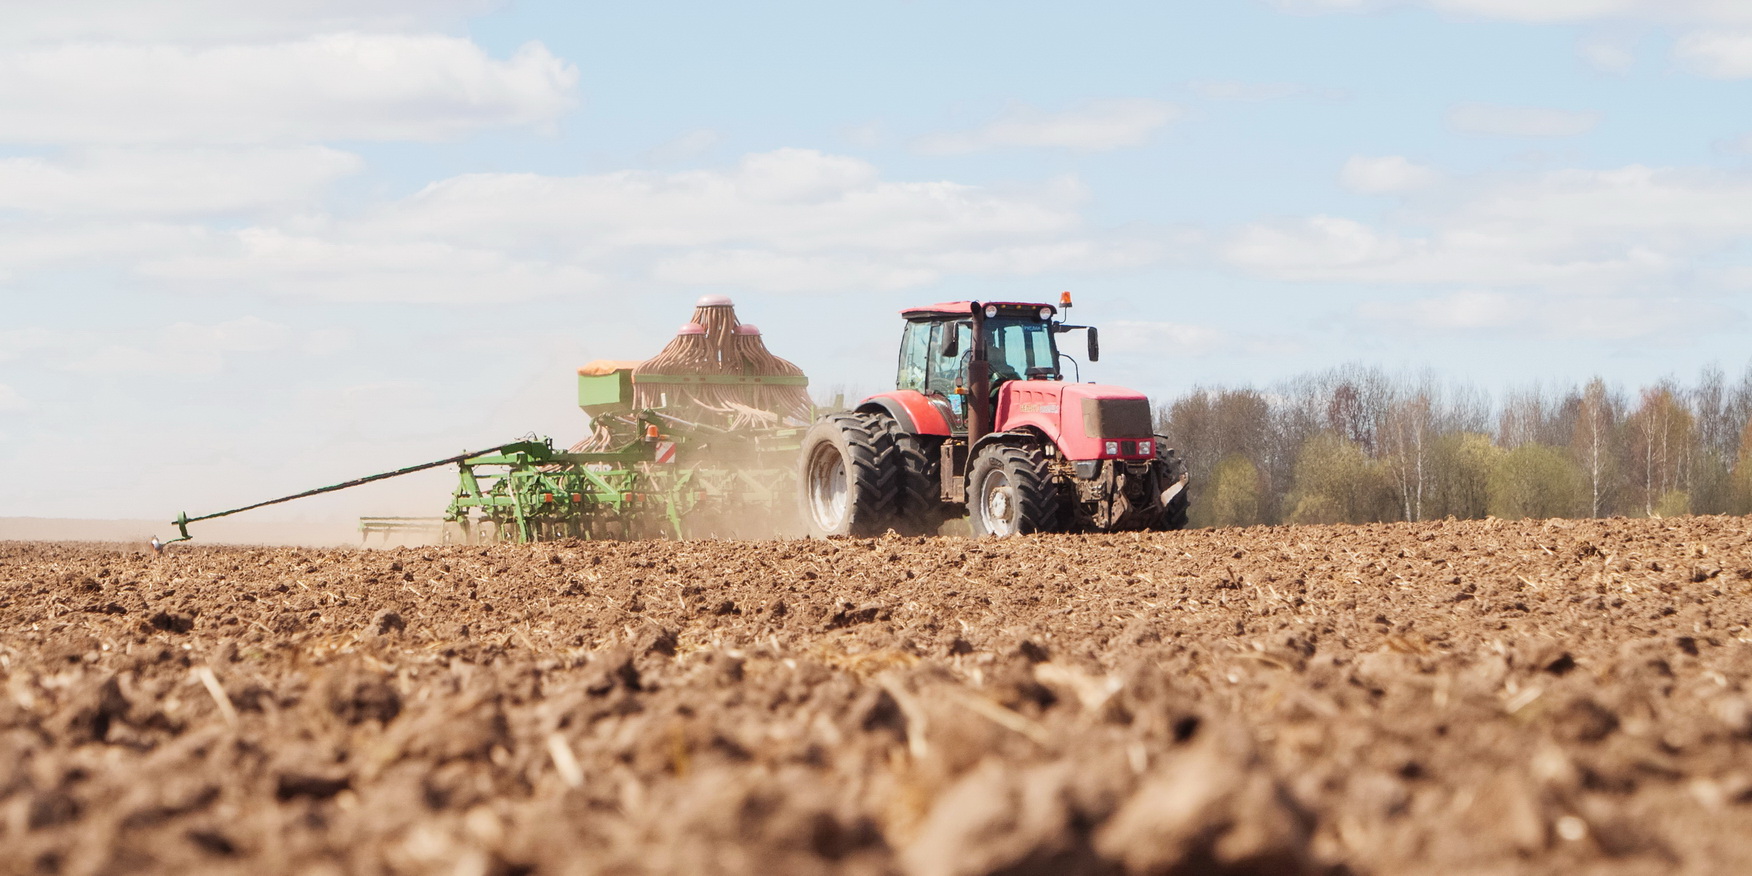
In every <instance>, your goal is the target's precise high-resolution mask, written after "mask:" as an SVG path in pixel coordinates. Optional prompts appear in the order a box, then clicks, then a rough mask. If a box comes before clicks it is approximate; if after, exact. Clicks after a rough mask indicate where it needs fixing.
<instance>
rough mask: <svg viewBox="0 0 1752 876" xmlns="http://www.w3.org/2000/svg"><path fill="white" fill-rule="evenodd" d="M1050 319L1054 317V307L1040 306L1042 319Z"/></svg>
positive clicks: (1042, 320) (1043, 320)
mask: <svg viewBox="0 0 1752 876" xmlns="http://www.w3.org/2000/svg"><path fill="white" fill-rule="evenodd" d="M1049 319H1052V308H1050V307H1042V308H1040V321H1041V322H1046V321H1047V320H1049Z"/></svg>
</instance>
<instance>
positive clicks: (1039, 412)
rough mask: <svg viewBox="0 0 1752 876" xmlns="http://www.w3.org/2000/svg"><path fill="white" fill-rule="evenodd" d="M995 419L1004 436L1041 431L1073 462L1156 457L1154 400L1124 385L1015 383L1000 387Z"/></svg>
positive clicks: (1039, 381) (1047, 381)
mask: <svg viewBox="0 0 1752 876" xmlns="http://www.w3.org/2000/svg"><path fill="white" fill-rule="evenodd" d="M994 419H995V420H996V427H997V429H998V430H1000V431H1010V430H1013V429H1019V428H1025V427H1031V428H1034V429H1038V430H1039V431H1040V432H1042V433H1044V434H1045V435H1047V436H1048V437H1049V438H1051V439H1052V440H1053V441H1054V443H1056V444H1058V446H1059V448H1060V449H1062V450H1063V451H1064V453H1065V455H1066V456H1067V457H1069V458H1071V459H1116V458H1128V459H1129V458H1135V459H1148V458H1151V457H1153V456H1154V455H1155V447H1154V445H1153V444H1151V443H1150V439H1151V438H1152V437H1153V435H1152V420H1151V414H1150V400H1149V398H1148V397H1146V396H1145V395H1144V394H1143V393H1140V392H1138V391H1137V390H1134V389H1127V388H1125V387H1123V386H1109V385H1106V384H1100V383H1063V382H1060V381H1056V380H1013V381H1010V382H1008V383H1005V384H1004V385H1003V386H1002V387H1000V388H999V391H998V407H997V411H996V416H995V417H994ZM1110 451H1111V452H1110Z"/></svg>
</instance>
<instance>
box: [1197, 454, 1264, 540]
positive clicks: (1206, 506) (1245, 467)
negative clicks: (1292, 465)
mask: <svg viewBox="0 0 1752 876" xmlns="http://www.w3.org/2000/svg"><path fill="white" fill-rule="evenodd" d="M1261 486H1262V485H1261V478H1260V476H1259V469H1258V467H1256V466H1255V465H1254V464H1253V462H1252V461H1251V460H1249V459H1248V458H1247V457H1245V456H1243V455H1241V454H1239V453H1231V454H1229V455H1228V456H1225V457H1223V459H1222V461H1221V462H1219V463H1217V467H1216V470H1215V472H1214V473H1213V474H1212V476H1211V485H1210V487H1209V488H1207V489H1206V490H1205V498H1204V499H1202V500H1201V501H1200V503H1199V504H1197V505H1194V506H1193V513H1194V522H1195V523H1197V524H1198V525H1200V526H1253V525H1255V524H1257V523H1259V522H1260V519H1261V518H1260V513H1259V511H1260V494H1261V492H1262V490H1261ZM1201 514H1202V516H1203V517H1204V519H1203V520H1199V519H1198V518H1199V516H1200V515H1201Z"/></svg>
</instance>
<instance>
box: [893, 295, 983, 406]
mask: <svg viewBox="0 0 1752 876" xmlns="http://www.w3.org/2000/svg"><path fill="white" fill-rule="evenodd" d="M972 349H973V324H972V322H971V321H969V320H960V321H956V320H917V321H914V322H908V323H907V324H906V334H905V335H904V336H903V337H902V338H901V342H900V373H899V375H898V376H897V378H896V380H895V387H896V388H897V389H911V390H915V391H917V392H920V393H923V394H924V395H925V396H926V397H927V398H929V399H930V400H931V404H933V405H935V406H936V407H937V409H938V410H939V411H942V412H943V416H944V419H945V420H947V421H948V423H949V428H950V430H951V431H953V432H961V431H963V430H965V429H966V428H967V424H966V423H967V404H966V402H967V396H966V395H964V394H959V393H957V392H956V391H955V390H956V389H957V388H958V387H965V386H966V385H967V365H968V362H969V361H970V360H971V359H972V353H971V351H972Z"/></svg>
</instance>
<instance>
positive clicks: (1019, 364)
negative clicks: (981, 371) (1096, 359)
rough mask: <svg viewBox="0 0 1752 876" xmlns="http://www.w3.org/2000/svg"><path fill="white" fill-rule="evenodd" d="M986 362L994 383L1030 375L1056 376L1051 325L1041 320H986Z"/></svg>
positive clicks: (1055, 359)
mask: <svg viewBox="0 0 1752 876" xmlns="http://www.w3.org/2000/svg"><path fill="white" fill-rule="evenodd" d="M986 359H987V361H989V362H990V363H991V367H992V382H993V383H994V384H996V383H1002V382H1003V381H1006V380H1026V379H1028V378H1029V377H1031V376H1032V377H1033V378H1035V379H1048V380H1051V379H1055V378H1057V377H1058V351H1057V349H1056V348H1055V347H1054V346H1053V340H1052V331H1051V326H1050V325H1049V324H1048V323H1046V322H1043V321H1041V320H1011V319H988V320H986ZM1030 372H1033V373H1032V374H1030Z"/></svg>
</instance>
